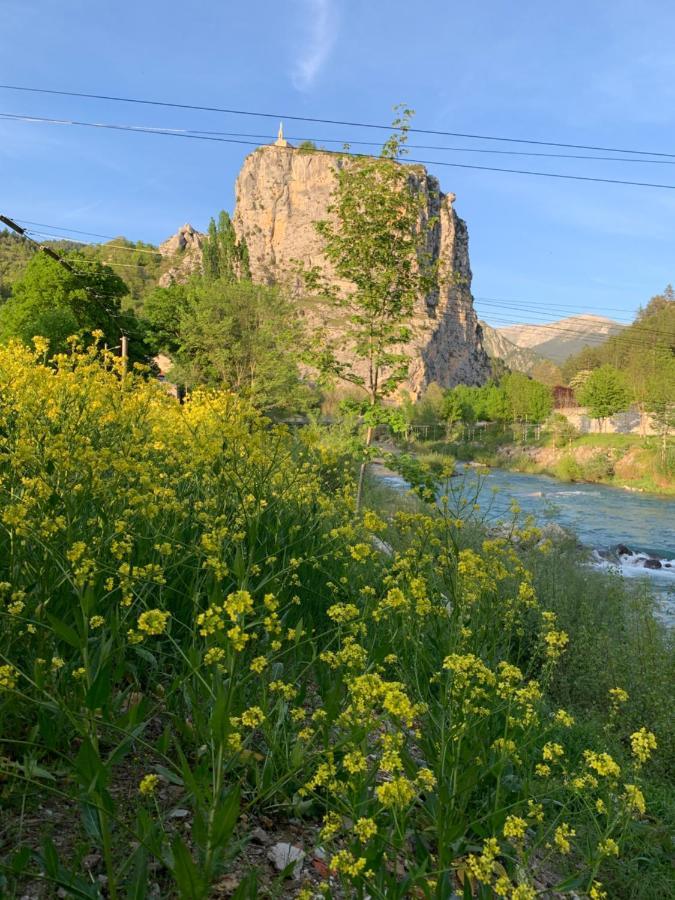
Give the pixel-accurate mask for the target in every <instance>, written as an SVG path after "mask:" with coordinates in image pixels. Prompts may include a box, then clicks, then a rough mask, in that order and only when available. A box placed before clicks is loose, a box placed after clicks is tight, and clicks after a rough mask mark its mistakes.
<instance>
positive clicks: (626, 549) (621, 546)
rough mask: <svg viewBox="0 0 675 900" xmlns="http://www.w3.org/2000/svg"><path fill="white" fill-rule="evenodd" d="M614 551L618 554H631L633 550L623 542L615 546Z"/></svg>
mask: <svg viewBox="0 0 675 900" xmlns="http://www.w3.org/2000/svg"><path fill="white" fill-rule="evenodd" d="M616 552H617V554H618V555H619V556H633V551H632V550H631V549H630V547H627V546H626V545H625V544H619V545H618V547H617V548H616Z"/></svg>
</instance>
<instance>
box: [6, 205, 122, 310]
mask: <svg viewBox="0 0 675 900" xmlns="http://www.w3.org/2000/svg"><path fill="white" fill-rule="evenodd" d="M0 222H2V224H3V225H6V226H7V227H8V228H11V229H12V231H15V232H16V233H17V234H19V235H20V236H21V237H22V238H23V239H24V240H26V241H28V243H29V244H31V245H32V246H33V247H34V248H35V249H36V250H37V251H41V252H42V253H44V254H45V255H46V256H49V257H50V258H51V259H53V260H54V261H55V262H56V263H58V264H59V265H60V266H61V267H62V268H64V269H66V270H67V271H68V272H70V273H71V274H73V275H79V276H80V277H81V278H94V280H96V281H100V280H101V277H100V276H101V274H103V273H90V272H81V271H80V270H79V269H76V268H75V267H74V266H72V265H71V264H70V262H69V261H68V260H66V259H64V258H63V257H62V256H59V254H58V253H56V251H55V250H54V249H53V248H52V247H47V246H45V245H44V244H41V243H40V242H39V241H36V240H35V239H34V238H32V237H30V235H29V234H28V233H27V231H26V229H25V228H22V227H21V225H19V224H18V223H17V222H15V221H14V219H10V218H9V216H4V215H0ZM108 277H109V276H108ZM83 288H84V290H85V291H87V293H88V294H89V295H90V296H92V297H96V298H98V299H103V300H105V299H106V297H108V298H109V297H111V296H114V295H113V294H111V293H108V294H99V293H96V292H95V291H92V290H91V289H90V288H88V287H87V286H86V285H83ZM99 305H100V306H101V308H102V309H103V311H104V312H105V314H106V315H107V316H110V317H111V318H114V319H121V318H122V316H120V315H118V314H117V313H115V312H113V311H112V310H110V309H109V308H108V307H107V306H105V305H104V304H102V303H101V304H99Z"/></svg>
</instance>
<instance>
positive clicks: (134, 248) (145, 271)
mask: <svg viewBox="0 0 675 900" xmlns="http://www.w3.org/2000/svg"><path fill="white" fill-rule="evenodd" d="M78 252H79V253H81V254H82V255H83V256H84V257H86V258H87V259H90V260H94V261H95V262H98V263H101V264H103V265H105V266H109V267H110V268H111V269H112V270H113V271H114V272H115V273H116V274H117V275H118V276H119V277H120V278H121V279H122V280H123V281H124V283H125V284H126V286H127V288H128V296H126V297H125V298H124V300H123V305H125V306H129V307H130V308H132V309H134V310H135V311H136V312H137V313H140V311H141V310H142V309H143V302H144V299H145V297H146V295H147V294H148V292H149V291H151V290H153V288H154V287H155V286H156V284H157V282H158V281H159V278H160V276H161V275H162V274H163V273H164V272H165V271H166V270H167V269H168V268H169V267H170V266H172V265H175V264H176V260H175V259H173V258H171V257H166V258H165V257H163V256H161V254H160V253H159V250H158V249H157V247H155V246H154V245H153V244H148V243H145V242H144V241H130V240H127V239H126V238H124V237H118V238H115V239H114V240H112V241H108V242H107V243H104V244H88V245H86V246H83V247H80V248H79V250H78Z"/></svg>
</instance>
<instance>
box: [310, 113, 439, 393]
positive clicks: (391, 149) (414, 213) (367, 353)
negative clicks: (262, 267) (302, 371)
mask: <svg viewBox="0 0 675 900" xmlns="http://www.w3.org/2000/svg"><path fill="white" fill-rule="evenodd" d="M408 117H409V112H408V113H407V114H406V115H405V121H404V122H403V123H402V125H401V127H402V130H401V131H400V132H397V134H396V135H395V136H394V137H393V138H391V139H390V140H389V141H388V142H387V143H386V144H385V146H384V148H383V152H382V156H381V157H380V158H379V159H377V158H372V157H364V158H345V159H342V160H341V161H340V165H339V167H338V169H337V175H336V177H337V184H336V188H335V191H334V194H333V201H332V204H331V206H330V208H329V211H330V213H331V214H332V218H331V219H330V220H325V221H321V222H318V223H317V225H316V227H317V231H318V232H319V234H320V236H321V237H322V238H323V243H324V248H323V249H324V253H325V255H326V257H327V259H328V260H329V261H330V262H331V263H332V266H333V269H334V272H335V274H336V275H337V277H338V278H339V279H340V280H341V282H342V283H347V284H348V285H349V287H348V289H344V288H343V287H341V286H340V284H338V283H336V281H335V280H330V281H329V280H328V279H326V278H325V277H323V276H322V274H321V272H320V271H319V270H318V269H317V268H314V269H312V270H311V271H305V272H304V277H305V281H306V284H307V287H308V288H309V289H310V290H311V291H312V292H314V293H316V294H317V295H318V297H319V299H320V301H321V303H322V304H323V306H324V307H325V308H327V309H330V310H333V311H338V312H339V313H340V314H341V315H342V316H343V317H344V325H345V327H344V328H343V329H342V334H341V336H340V338H339V341H330V340H328V339H327V338H326V336H325V334H322V335H320V336H319V337H318V340H317V346H316V347H315V348H314V349H313V353H312V362H313V364H314V365H315V366H316V367H317V368H318V370H319V371H320V372H321V373H322V375H323V376H324V377H327V378H332V379H335V378H337V379H341V380H344V381H346V382H349V383H351V384H354V385H357V386H358V387H360V388H362V389H363V390H364V391H365V393H366V395H367V397H368V399H369V402H370V403H371V404H373V405H374V404H376V403H379V402H380V401H381V400H382V398H384V397H387V396H389V395H390V394H392V393H393V392H394V391H395V390H396V388H397V387H398V386H399V385H400V384H401V382H402V381H404V380H405V378H406V377H407V374H408V367H409V363H410V357H409V353H407V352H405V351H402V350H401V349H400V347H401V344H405V343H406V342H407V341H408V340H409V339H410V336H411V331H410V319H411V317H412V313H413V307H414V304H415V301H416V300H417V299H418V298H419V297H421V296H423V295H424V294H426V293H427V292H428V291H429V290H430V289H431V287H432V286H433V283H434V273H433V272H432V271H431V270H430V267H429V265H428V263H427V260H426V258H425V248H426V238H427V233H428V229H429V228H430V227H431V223H423V222H422V220H421V212H422V204H423V197H422V195H421V193H420V192H419V191H418V190H416V188H415V185H414V182H413V180H412V179H411V177H410V174H409V172H408V171H407V170H406V169H405V168H404V167H403V166H402V165H400V163H398V162H397V161H396V156H397V155H398V153H399V152H401V147H402V144H403V143H404V141H405V134H406V127H407V121H408ZM395 124H397V123H395Z"/></svg>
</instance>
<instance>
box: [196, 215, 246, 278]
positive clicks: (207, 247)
mask: <svg viewBox="0 0 675 900" xmlns="http://www.w3.org/2000/svg"><path fill="white" fill-rule="evenodd" d="M202 268H203V271H204V277H205V278H206V279H207V280H209V281H215V280H217V279H220V278H222V279H225V280H226V281H230V282H234V281H239V280H240V279H247V278H250V277H251V272H250V267H249V258H248V247H247V246H246V241H244V240H241V241H238V240H237V235H236V232H235V230H234V225H233V224H232V220H231V219H230V217H229V215H228V214H227V213H226V212H225V211H224V210H221V211H220V214H219V216H218V224H217V225H216V223H215V221H214V219H211V221H210V222H209V228H208V234H207V238H206V241H205V242H204V246H203V247H202Z"/></svg>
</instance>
